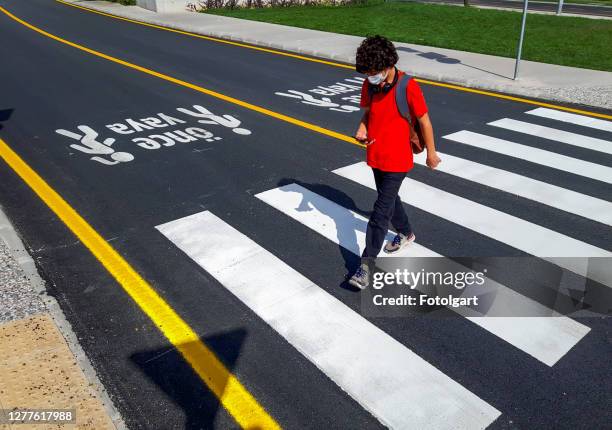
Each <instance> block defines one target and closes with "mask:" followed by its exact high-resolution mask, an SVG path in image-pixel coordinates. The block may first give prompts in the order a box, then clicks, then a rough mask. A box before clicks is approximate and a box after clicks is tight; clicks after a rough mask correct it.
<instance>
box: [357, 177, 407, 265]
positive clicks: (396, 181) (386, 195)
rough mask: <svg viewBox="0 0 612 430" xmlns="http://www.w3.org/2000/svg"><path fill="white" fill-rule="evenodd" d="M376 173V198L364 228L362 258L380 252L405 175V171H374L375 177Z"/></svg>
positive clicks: (373, 256) (374, 256)
mask: <svg viewBox="0 0 612 430" xmlns="http://www.w3.org/2000/svg"><path fill="white" fill-rule="evenodd" d="M379 172H380V171H379ZM377 174H378V175H379V178H378V179H379V180H378V181H377V188H378V198H377V199H376V202H375V203H374V210H373V211H372V215H371V216H370V220H369V221H368V228H367V230H366V247H365V250H364V251H363V254H362V257H364V258H376V256H377V255H378V254H379V253H380V250H381V248H382V245H383V243H384V240H385V236H386V235H387V231H388V230H389V222H390V221H391V217H392V216H393V214H394V212H395V205H396V200H397V193H398V192H399V188H400V185H401V184H402V181H403V180H404V177H405V176H406V174H405V173H397V172H380V173H377V172H376V171H375V172H374V177H375V179H376V176H377ZM404 215H405V213H404ZM407 219H408V217H406V220H407Z"/></svg>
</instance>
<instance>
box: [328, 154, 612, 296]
mask: <svg viewBox="0 0 612 430" xmlns="http://www.w3.org/2000/svg"><path fill="white" fill-rule="evenodd" d="M334 173H336V174H338V175H340V176H343V177H345V178H347V179H350V180H352V181H355V182H357V183H359V184H361V185H365V186H366V187H368V188H371V189H373V190H375V189H376V185H375V183H374V178H373V176H372V171H371V169H370V168H369V167H368V166H367V165H366V164H365V163H364V162H361V163H357V164H353V165H350V166H347V167H343V168H340V169H336V170H334ZM399 196H400V198H401V199H402V200H403V201H404V202H406V203H408V204H410V205H413V206H416V207H418V208H420V209H422V210H424V211H426V212H429V213H432V214H434V215H437V216H439V217H442V218H445V219H447V220H448V221H451V222H454V223H456V224H458V225H461V226H463V227H465V228H469V229H470V230H473V231H475V232H477V233H480V234H483V235H485V236H488V237H490V238H492V239H495V240H497V241H499V242H503V243H506V244H508V245H510V246H512V247H514V248H516V249H519V250H521V251H524V252H526V253H528V254H531V255H535V256H537V257H541V258H545V259H547V260H549V261H552V262H553V263H555V264H557V265H558V266H560V267H564V268H566V269H568V270H571V271H572V272H574V273H577V274H579V275H582V276H587V274H588V277H589V278H591V279H593V280H595V281H598V282H601V283H603V284H605V285H608V286H612V271H610V270H604V269H605V268H604V267H603V265H600V266H598V268H597V270H593V268H592V267H588V268H587V267H586V265H585V259H586V258H588V257H612V252H609V251H606V250H605V249H601V248H598V247H596V246H593V245H589V244H588V243H585V242H582V241H580V240H577V239H574V238H571V237H569V236H565V235H564V234H561V233H558V232H556V231H553V230H550V229H548V228H545V227H542V226H539V225H537V224H533V223H531V222H529V221H525V220H523V219H521V218H517V217H515V216H513V215H509V214H507V213H505V212H501V211H498V210H497V209H493V208H490V207H488V206H485V205H481V204H479V203H476V202H473V201H471V200H468V199H465V198H463V197H459V196H456V195H454V194H451V193H448V192H446V191H443V190H440V189H438V188H434V187H431V186H429V185H426V184H423V183H421V182H418V181H415V180H414V179H410V178H406V179H404V182H403V184H402V186H401V187H400V191H399ZM555 257H560V258H555ZM600 260H601V261H604V262H605V259H600ZM587 269H588V270H587ZM587 272H588V273H587Z"/></svg>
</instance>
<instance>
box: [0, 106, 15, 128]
mask: <svg viewBox="0 0 612 430" xmlns="http://www.w3.org/2000/svg"><path fill="white" fill-rule="evenodd" d="M12 114H13V109H0V130H2V128H3V126H2V124H1V123H3V122H5V121H8V120H9V118H10V117H11V115H12Z"/></svg>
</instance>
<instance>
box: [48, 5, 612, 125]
mask: <svg viewBox="0 0 612 430" xmlns="http://www.w3.org/2000/svg"><path fill="white" fill-rule="evenodd" d="M55 1H57V2H58V3H62V4H64V5H67V6H72V7H76V8H79V9H83V10H86V11H88V12H93V13H97V14H99V15H104V16H108V17H110V18H115V19H120V20H122V21H128V22H132V23H134V24H140V25H144V26H146V27H153V28H157V29H159V30H164V31H170V32H173V33H179V34H184V35H186V36H192V37H197V38H200V39H206V40H210V41H213V42H219V43H225V44H228V45H234V46H240V47H242V48H248V49H254V50H257V51H263V52H268V53H270V54H277V55H283V56H286V57H292V58H297V59H299V60H304V61H311V62H314V63H322V64H327V65H329V66H334V67H341V68H344V69H350V70H355V67H354V66H349V65H346V64H342V63H337V62H334V61H326V60H320V59H317V58H310V57H305V56H303V55H297V54H290V53H287V52H283V51H278V50H275V49H269V48H261V47H258V46H253V45H247V44H245V43H239V42H232V41H229V40H224V39H220V38H216V37H211V36H204V35H201V34H197V33H191V32H189V31H182V30H175V29H173V28H168V27H163V26H161V25H155V24H149V23H146V22H143V21H138V20H135V19H130V18H123V17H121V16H117V15H113V14H110V13H106V12H101V11H97V10H95V9H91V8H88V7H83V6H79V5H76V4H73V3H68V2H65V1H63V0H55ZM416 80H417V81H418V82H419V83H423V84H426V85H434V86H438V87H444V88H448V89H452V90H457V91H464V92H468V93H473V94H480V95H483V96H488V97H495V98H499V99H504V100H511V101H514V102H519V103H526V104H530V105H535V106H542V107H548V108H552V109H558V110H563V111H566V112H574V113H578V114H582V115H589V116H594V117H598V118H605V119H612V115H606V114H603V113H598V112H591V111H587V110H582V109H574V108H570V107H566V106H560V105H556V104H552V103H545V102H540V101H537V100H530V99H525V98H522V97H516V96H510V95H506V94H498V93H494V92H491V91H486V90H478V89H475V88H468V87H464V86H461V85H455V84H446V83H443V82H436V81H430V80H428V79H421V78H416Z"/></svg>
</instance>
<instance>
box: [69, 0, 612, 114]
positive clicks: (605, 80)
mask: <svg viewBox="0 0 612 430" xmlns="http://www.w3.org/2000/svg"><path fill="white" fill-rule="evenodd" d="M69 1H70V2H71V3H75V4H79V5H82V6H84V7H88V8H90V9H95V10H98V11H103V12H106V13H110V14H113V15H117V16H120V17H125V18H130V19H134V20H138V21H143V22H146V23H150V24H156V25H161V26H165V27H169V28H174V29H180V30H184V31H189V32H193V33H198V34H203V35H207V36H214V37H219V38H223V39H228V40H234V41H240V42H247V43H251V44H255V45H259V46H267V47H272V48H277V49H282V50H286V51H291V52H297V53H301V54H307V55H313V56H316V57H321V58H325V59H332V60H337V61H342V62H347V63H351V64H353V63H354V59H355V50H356V48H357V46H358V45H359V43H360V42H361V40H362V38H361V37H357V36H347V35H342V34H336V33H327V32H323V31H316V30H307V29H301V28H295V27H288V26H283V25H277V24H268V23H263V22H256V21H248V20H242V19H236V18H228V17H222V16H215V15H208V14H203V13H194V12H181V13H155V12H151V11H149V10H146V9H142V8H140V7H137V6H122V5H121V4H118V3H110V2H106V1H77V0H69ZM396 46H397V47H398V50H399V53H400V61H399V67H400V68H401V69H403V70H405V71H406V72H408V73H410V74H413V75H415V76H417V77H420V78H424V79H432V80H437V81H442V82H447V83H453V84H459V85H464V86H467V87H472V88H479V89H485V90H493V91H499V92H503V93H507V94H515V95H520V96H527V97H534V98H542V99H546V100H551V101H557V102H564V103H574V104H580V105H585V106H593V107H599V108H606V109H612V73H610V72H602V71H596V70H588V69H579V68H575V67H565V66H557V65H552V64H545V63H537V62H533V61H522V62H521V69H520V78H519V79H518V80H517V81H513V80H512V75H513V73H514V60H513V59H511V58H504V57H496V56H492V55H483V54H475V53H471V52H464V51H455V50H451V49H442V48H433V47H429V46H422V45H414V44H409V43H396Z"/></svg>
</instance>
